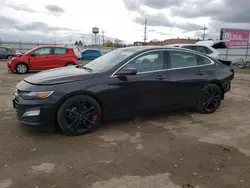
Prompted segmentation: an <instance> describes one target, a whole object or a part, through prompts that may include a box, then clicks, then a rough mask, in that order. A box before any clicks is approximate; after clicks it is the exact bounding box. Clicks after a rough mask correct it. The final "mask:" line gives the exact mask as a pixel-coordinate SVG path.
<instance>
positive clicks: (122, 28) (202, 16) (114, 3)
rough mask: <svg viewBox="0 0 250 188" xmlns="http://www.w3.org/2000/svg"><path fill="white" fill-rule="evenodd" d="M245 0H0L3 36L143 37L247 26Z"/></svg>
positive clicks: (211, 33)
mask: <svg viewBox="0 0 250 188" xmlns="http://www.w3.org/2000/svg"><path fill="white" fill-rule="evenodd" d="M249 7H250V1H247V0H237V1H235V0H0V38H1V40H9V39H13V40H29V41H30V40H37V41H38V40H40V41H56V42H59V41H69V40H70V37H71V40H72V41H75V40H80V39H82V38H83V39H84V40H85V42H86V43H90V42H91V29H92V27H94V26H95V27H99V28H100V30H102V29H103V30H104V31H105V36H109V37H112V40H113V39H115V38H118V39H121V40H124V41H126V42H127V43H128V42H133V41H142V39H143V27H144V21H145V18H147V20H148V34H147V36H148V41H149V40H152V39H159V40H163V39H166V38H171V37H191V38H194V37H201V36H202V31H201V30H200V29H201V27H203V25H204V24H205V25H207V27H208V28H209V29H208V37H212V38H218V37H219V31H220V28H221V27H230V28H232V27H233V28H243V29H249V28H250V16H249V14H248V13H249Z"/></svg>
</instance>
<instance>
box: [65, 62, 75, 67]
mask: <svg viewBox="0 0 250 188" xmlns="http://www.w3.org/2000/svg"><path fill="white" fill-rule="evenodd" d="M73 65H75V64H74V63H71V62H69V63H66V64H65V66H66V67H67V66H73Z"/></svg>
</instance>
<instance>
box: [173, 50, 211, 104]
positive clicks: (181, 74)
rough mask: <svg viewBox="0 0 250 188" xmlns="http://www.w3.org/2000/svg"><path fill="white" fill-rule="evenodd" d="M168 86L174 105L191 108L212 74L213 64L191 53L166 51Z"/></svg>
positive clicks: (203, 57)
mask: <svg viewBox="0 0 250 188" xmlns="http://www.w3.org/2000/svg"><path fill="white" fill-rule="evenodd" d="M168 58H169V61H168V63H169V65H168V67H169V69H168V84H169V87H170V88H171V90H170V92H171V94H170V95H171V96H173V97H172V100H173V102H174V104H176V105H178V106H192V105H195V104H196V102H197V101H198V99H199V97H200V94H201V91H202V89H203V88H204V86H205V85H206V84H207V83H208V82H209V80H210V79H211V76H212V74H213V68H214V64H213V62H212V61H211V60H210V59H209V58H207V57H205V56H202V55H197V54H195V53H192V52H184V51H178V50H168Z"/></svg>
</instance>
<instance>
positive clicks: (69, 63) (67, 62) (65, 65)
mask: <svg viewBox="0 0 250 188" xmlns="http://www.w3.org/2000/svg"><path fill="white" fill-rule="evenodd" d="M68 64H73V65H75V63H74V62H67V63H65V66H66V65H68Z"/></svg>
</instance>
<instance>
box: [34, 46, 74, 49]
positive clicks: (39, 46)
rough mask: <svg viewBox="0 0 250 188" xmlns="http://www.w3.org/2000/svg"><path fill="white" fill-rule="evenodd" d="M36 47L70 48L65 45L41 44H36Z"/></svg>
mask: <svg viewBox="0 0 250 188" xmlns="http://www.w3.org/2000/svg"><path fill="white" fill-rule="evenodd" d="M36 48H66V49H70V47H66V46H63V45H41V46H37V47H36Z"/></svg>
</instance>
